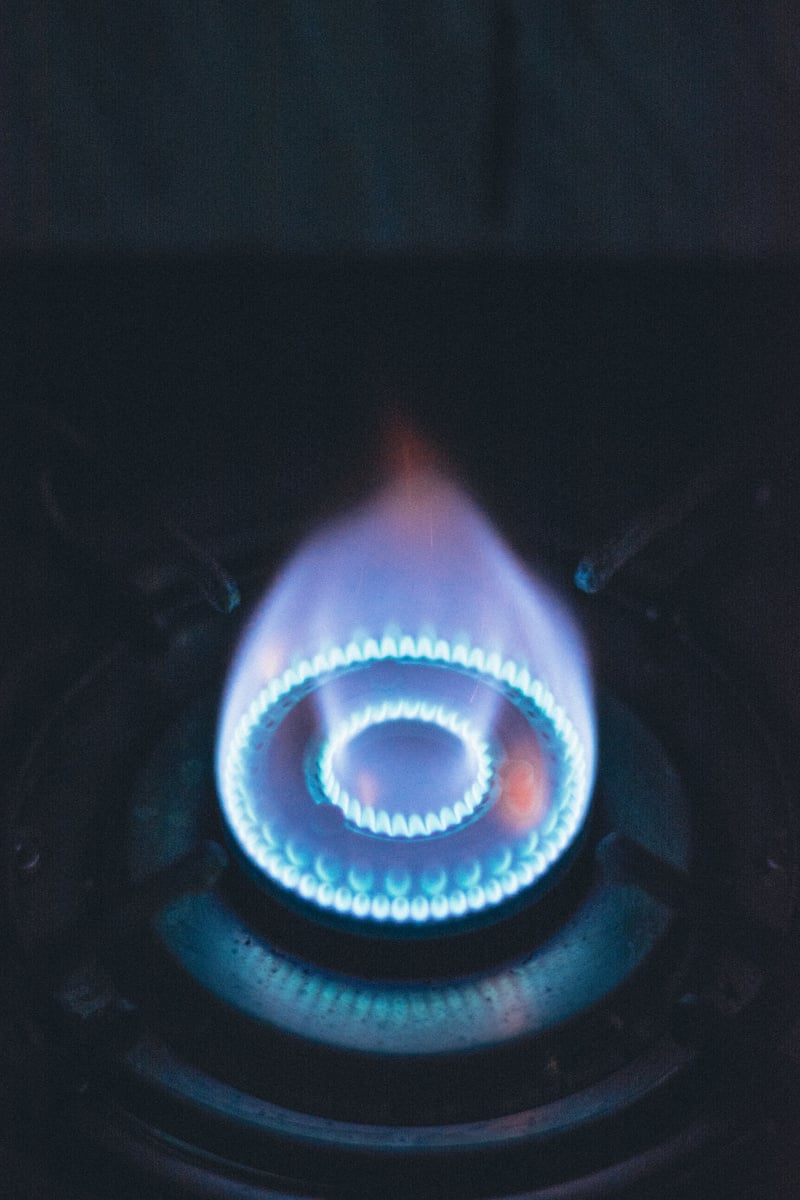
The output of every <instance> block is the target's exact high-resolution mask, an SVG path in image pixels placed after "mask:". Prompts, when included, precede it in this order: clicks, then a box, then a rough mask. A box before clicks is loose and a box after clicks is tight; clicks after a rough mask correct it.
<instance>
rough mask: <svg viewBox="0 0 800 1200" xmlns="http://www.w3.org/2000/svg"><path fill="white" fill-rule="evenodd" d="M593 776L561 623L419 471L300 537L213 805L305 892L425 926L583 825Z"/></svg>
mask: <svg viewBox="0 0 800 1200" xmlns="http://www.w3.org/2000/svg"><path fill="white" fill-rule="evenodd" d="M412 622H414V623H415V624H412ZM410 629H415V632H413V633H412V632H410V631H409V630H410ZM437 739H438V740H437ZM376 763H377V767H376V766H375V764H376ZM367 767H369V769H367ZM593 770H594V724H593V716H592V708H591V693H590V688H589V682H588V672H587V670H586V664H585V659H584V656H583V653H582V650H581V647H580V642H579V639H578V638H577V635H576V633H575V631H574V629H573V627H572V625H571V624H570V623H569V621H568V620H567V619H566V617H565V616H564V614H563V613H562V611H561V610H560V608H559V607H558V606H557V604H556V603H555V601H554V600H553V598H552V597H550V596H549V594H548V593H547V592H546V590H545V589H544V588H543V587H542V586H541V585H540V584H539V583H537V582H535V581H533V580H532V579H531V578H530V576H528V575H527V574H526V572H525V571H524V570H523V569H522V567H521V566H520V565H519V564H518V563H517V562H516V561H515V560H514V558H513V556H512V555H511V554H510V552H509V551H508V550H507V549H506V548H505V547H504V546H503V545H502V543H501V542H500V541H499V539H498V538H497V536H496V535H495V534H494V532H493V531H492V530H491V528H490V527H489V525H488V523H487V522H486V521H485V519H484V518H483V517H482V516H481V514H480V513H478V511H477V510H476V509H475V508H474V506H472V505H471V504H470V502H469V501H468V500H466V498H465V497H464V496H463V495H462V494H461V493H459V492H458V491H457V490H456V489H455V488H454V487H452V485H450V484H448V483H445V482H444V481H442V480H441V479H439V478H438V477H436V476H430V475H425V476H415V477H414V478H413V480H406V481H400V482H399V483H395V484H394V485H393V486H392V487H391V488H389V489H387V491H386V492H385V493H384V494H383V495H382V496H381V497H379V499H378V500H377V501H376V502H374V503H373V504H372V505H370V506H368V507H367V508H366V509H364V510H362V511H361V512H359V513H357V514H355V515H354V516H351V517H350V518H348V519H346V520H345V521H343V522H340V523H339V524H338V525H335V526H332V527H331V528H329V529H327V530H325V531H324V532H323V533H322V534H321V535H319V536H318V537H316V538H315V539H313V540H312V541H310V542H309V543H307V544H306V545H305V546H304V547H302V548H301V549H300V551H299V552H298V553H297V555H296V556H295V557H294V559H292V560H291V562H290V563H289V565H288V567H287V568H286V570H285V571H284V573H283V575H282V577H281V578H280V579H279V580H278V581H277V583H276V585H275V587H274V588H273V589H272V591H271V592H270V594H269V595H268V596H267V597H266V599H265V601H264V602H263V604H262V606H261V608H260V609H259V611H258V612H257V613H256V616H255V618H254V620H253V621H252V622H251V625H250V628H249V630H248V631H247V634H246V636H245V638H244V640H243V642H242V646H241V647H240V650H239V653H238V655H237V659H236V662H235V663H234V668H233V671H232V674H231V679H230V682H229V686H228V690H227V695H226V699H225V703H224V706H223V712H222V717H221V721H220V733H219V743H218V759H217V775H218V784H219V792H220V797H221V802H222V808H223V812H224V814H225V817H226V819H227V821H228V824H229V826H230V828H231V830H232V833H233V835H234V836H235V838H236V839H237V841H238V843H239V845H240V847H241V848H242V849H243V851H244V852H245V854H246V855H247V856H248V857H249V859H250V860H251V861H252V862H253V863H254V864H255V865H256V866H257V867H258V868H259V870H260V871H262V872H263V873H264V875H265V876H267V877H268V878H270V879H271V880H272V881H273V882H274V883H275V884H277V885H278V886H279V887H281V888H284V889H286V890H287V891H289V892H292V893H294V894H295V895H297V896H298V897H300V898H302V899H303V900H304V901H307V902H309V903H311V904H313V905H316V906H318V907H319V908H322V909H327V910H331V911H333V912H336V913H341V914H346V915H348V916H349V917H356V918H361V919H368V920H371V921H374V922H384V923H386V922H388V923H391V924H400V925H402V924H405V923H410V924H416V925H420V924H424V923H428V922H441V921H445V920H449V919H453V918H457V917H462V916H465V915H467V914H469V913H474V912H478V911H480V910H482V909H485V908H490V907H493V906H495V905H498V904H501V903H502V902H503V901H504V900H505V899H507V898H508V897H509V896H512V895H515V894H517V893H518V892H520V891H521V890H523V889H524V888H527V887H529V886H531V885H532V884H533V883H535V882H536V881H537V880H538V879H540V878H541V877H542V876H543V875H544V874H545V872H546V871H547V870H548V869H549V868H550V866H551V865H552V864H553V863H554V862H555V861H556V859H557V858H558V857H559V856H560V855H561V854H562V853H563V851H564V850H565V849H566V847H567V846H568V845H569V844H570V843H571V842H572V840H573V839H574V837H575V836H576V834H577V833H578V831H579V829H580V828H581V825H582V823H583V820H584V818H585V815H586V811H587V808H588V804H589V798H590V793H591V785H592V780H593Z"/></svg>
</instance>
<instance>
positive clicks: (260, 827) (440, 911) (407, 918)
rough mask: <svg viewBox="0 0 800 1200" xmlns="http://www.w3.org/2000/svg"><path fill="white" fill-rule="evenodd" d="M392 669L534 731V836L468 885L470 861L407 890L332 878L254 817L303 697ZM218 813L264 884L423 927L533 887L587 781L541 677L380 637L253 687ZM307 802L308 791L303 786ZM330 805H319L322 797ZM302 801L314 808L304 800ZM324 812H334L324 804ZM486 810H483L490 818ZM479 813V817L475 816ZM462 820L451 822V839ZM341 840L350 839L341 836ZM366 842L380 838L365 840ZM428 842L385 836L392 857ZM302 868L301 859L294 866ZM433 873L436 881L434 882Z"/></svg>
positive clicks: (321, 858) (395, 884) (322, 905)
mask: <svg viewBox="0 0 800 1200" xmlns="http://www.w3.org/2000/svg"><path fill="white" fill-rule="evenodd" d="M379 664H391V665H392V666H394V667H406V668H416V667H420V668H437V669H440V668H443V667H446V668H447V669H448V671H449V672H451V673H452V674H453V675H460V676H462V677H463V676H466V677H467V678H468V679H471V680H473V681H476V682H478V683H479V684H482V685H485V686H487V687H489V688H491V689H492V690H493V691H494V692H495V693H499V694H500V696H501V697H503V698H504V699H505V700H506V701H508V702H509V703H510V705H512V706H513V708H514V709H515V710H517V712H518V713H519V714H521V716H522V718H523V719H524V721H525V722H526V724H527V725H528V726H529V728H530V729H531V730H532V731H533V732H534V733H535V735H536V738H537V740H538V741H539V742H540V744H541V745H542V747H543V749H544V750H545V752H546V754H547V758H548V761H549V763H550V766H551V768H552V770H553V774H554V779H553V790H552V797H551V799H550V807H549V810H548V812H547V814H546V816H545V817H544V819H543V820H542V821H541V823H540V824H539V825H538V826H537V827H536V828H531V829H529V830H527V831H526V832H525V834H524V836H522V837H520V838H519V839H517V841H516V843H515V845H514V846H513V848H512V850H511V851H510V850H509V847H508V845H507V844H505V843H500V842H498V841H497V840H495V844H493V845H491V846H490V847H489V848H488V849H487V852H486V853H485V855H483V858H482V861H481V862H480V867H481V872H480V879H479V881H474V879H473V877H472V875H473V871H474V859H469V860H468V861H464V862H458V863H455V864H452V869H448V870H446V872H445V875H446V878H445V879H444V880H442V878H441V873H438V874H437V873H436V872H431V871H428V870H420V872H419V873H418V874H413V875H412V877H411V878H410V879H409V880H406V878H405V875H403V877H402V879H401V878H400V875H399V874H398V875H397V877H395V872H393V871H392V870H387V871H384V872H382V873H380V872H375V878H374V879H370V880H369V882H368V883H367V882H366V881H365V876H364V875H363V874H362V873H361V872H360V870H358V869H356V868H355V866H354V865H352V864H351V865H349V868H348V864H345V865H344V869H343V870H341V871H339V872H338V877H334V872H333V871H331V870H330V869H329V863H328V860H327V855H326V847H325V845H324V844H321V845H317V846H311V847H304V846H299V847H298V843H297V839H296V838H293V839H291V841H290V839H288V838H287V837H286V836H285V834H284V831H282V830H281V828H280V827H279V821H278V820H274V819H273V817H272V816H271V815H270V814H269V813H267V814H265V813H264V812H260V811H258V803H259V801H258V798H257V792H256V791H254V786H255V776H256V774H257V769H258V764H259V761H260V759H261V757H262V756H263V755H264V754H265V753H266V752H267V750H268V748H269V745H270V743H271V742H272V741H273V740H274V739H275V736H276V734H277V733H278V732H279V731H280V729H281V726H282V724H283V723H284V722H285V721H286V720H287V718H288V717H290V716H291V714H292V711H293V710H294V709H295V708H296V707H298V706H299V705H300V704H301V702H303V701H304V700H305V699H306V698H307V697H308V696H309V695H310V694H311V693H312V692H314V691H316V690H317V689H321V688H323V687H325V686H327V685H328V684H329V683H330V682H331V681H332V680H334V679H337V678H339V677H340V676H347V675H349V674H350V673H351V672H356V671H359V670H360V669H363V668H367V667H370V668H371V667H373V666H374V665H375V666H377V665H379ZM221 768H222V769H221V771H220V777H219V778H220V793H221V801H222V807H223V811H224V813H225V816H226V819H227V821H228V823H229V825H230V827H231V830H232V832H233V834H234V836H235V839H236V841H237V843H238V845H239V847H240V849H242V850H244V852H245V855H246V857H247V859H249V860H250V862H251V863H253V864H255V866H256V867H257V868H258V871H259V876H260V877H261V878H263V877H266V878H267V879H269V880H271V881H272V882H273V883H275V884H277V885H279V887H280V888H282V889H284V890H285V891H287V892H288V893H293V894H294V895H295V896H296V897H297V898H298V899H300V900H302V901H305V902H310V903H311V904H312V905H314V906H316V907H317V908H319V909H323V910H329V911H331V912H333V913H335V914H339V915H341V916H344V917H350V918H357V919H358V920H359V921H362V920H364V919H367V920H369V921H370V922H375V923H389V924H396V925H403V924H411V925H416V926H422V925H426V924H440V923H442V922H443V921H448V920H451V919H453V918H461V917H464V916H468V915H471V914H476V913H479V912H481V911H482V910H484V909H489V908H493V907H495V906H497V905H499V904H502V903H504V902H505V901H506V900H507V899H509V898H510V897H513V896H515V895H517V894H518V893H520V892H521V891H523V890H525V889H527V888H529V887H530V886H531V885H532V884H534V883H536V882H537V881H538V880H539V879H540V878H542V876H544V875H545V873H546V872H547V871H548V870H549V868H550V866H551V865H552V864H553V863H555V862H556V860H557V859H558V858H560V856H561V855H562V853H563V852H564V851H565V849H566V847H567V846H568V845H569V844H570V843H571V842H572V841H573V840H574V838H575V837H576V836H577V833H578V831H579V830H580V828H581V826H582V824H583V821H584V818H585V816H586V812H587V810H588V806H589V799H590V794H589V775H588V770H587V760H586V753H585V750H584V747H583V745H582V743H581V740H580V737H579V735H578V733H577V731H576V729H575V727H574V726H573V724H572V722H571V720H570V718H569V717H568V716H567V714H566V712H565V711H564V709H563V708H562V707H561V706H560V705H559V704H558V702H557V701H556V699H555V697H554V695H553V693H552V692H551V691H550V690H549V688H548V687H547V686H546V684H545V683H544V682H543V681H542V680H540V679H533V678H531V675H530V673H529V671H528V670H527V668H525V667H523V666H521V665H519V664H517V663H514V662H513V661H511V660H507V661H504V660H503V659H502V658H501V656H500V655H499V654H496V653H494V654H488V655H487V654H485V653H484V651H483V650H482V649H480V648H479V647H469V646H467V645H465V644H463V643H456V644H450V643H448V642H446V641H444V640H443V639H438V640H434V639H432V638H430V637H426V636H423V637H420V638H417V639H415V638H413V637H411V636H409V635H403V636H401V637H394V636H391V635H387V636H384V637H383V638H382V639H380V640H378V639H376V638H367V639H366V640H364V641H363V642H359V641H352V642H350V643H348V644H347V645H346V646H344V647H334V648H333V649H331V650H330V651H328V652H326V653H319V654H317V655H316V656H314V658H313V659H306V660H303V661H302V662H300V663H298V664H296V665H294V666H292V667H290V668H289V669H287V670H286V671H284V673H283V674H282V675H281V676H280V677H278V678H274V679H272V680H271V681H270V682H269V683H268V684H267V685H266V686H264V687H263V688H262V689H261V690H260V691H259V692H258V693H257V695H256V696H255V697H254V698H253V700H252V701H251V703H250V705H249V707H248V708H247V709H246V710H245V712H244V713H243V714H242V716H241V718H240V720H239V722H238V724H237V726H236V728H235V730H234V731H233V735H232V737H231V739H230V742H229V744H228V747H227V753H226V755H225V758H224V760H223V763H222V764H221ZM305 786H306V792H307V793H308V791H309V789H308V784H307V782H306V785H305ZM328 800H329V798H328ZM309 802H310V803H311V804H312V808H313V807H314V804H313V800H312V799H311V798H310V797H309ZM331 807H333V805H331ZM494 807H495V806H492V805H490V806H488V811H489V812H492V811H493V808H494ZM485 809H486V805H483V806H482V807H481V808H480V811H481V812H483V811H484V810H485ZM472 824H473V823H472V822H471V821H468V820H462V821H461V822H460V824H459V825H458V826H457V827H456V829H455V831H451V830H448V831H447V832H448V834H451V835H452V836H453V837H454V838H459V837H462V836H464V835H463V834H462V832H461V831H462V830H463V829H464V828H465V827H466V826H469V827H470V828H471V827H472ZM344 827H345V828H349V830H350V835H351V836H352V837H356V836H358V837H359V838H360V837H361V831H360V830H358V829H355V828H353V827H352V825H350V826H348V825H347V824H346V823H345V826H344ZM375 840H376V841H377V842H381V841H384V840H385V839H384V838H378V839H375ZM435 840H436V839H433V838H431V837H425V838H422V837H418V838H408V837H402V836H400V837H396V838H394V839H392V842H393V844H394V845H396V846H397V847H398V849H401V848H403V847H404V846H405V847H407V848H409V850H410V848H411V847H413V846H414V845H416V844H418V843H419V844H421V843H428V842H431V843H432V842H434V841H435ZM298 849H299V851H300V853H299V854H298ZM301 860H302V861H301ZM434 875H436V878H433V876H434Z"/></svg>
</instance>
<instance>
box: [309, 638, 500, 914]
mask: <svg viewBox="0 0 800 1200" xmlns="http://www.w3.org/2000/svg"><path fill="white" fill-rule="evenodd" d="M411 657H413V656H411ZM398 721H408V722H412V721H413V722H420V723H422V724H429V725H433V726H436V727H437V728H439V729H443V730H446V731H447V732H449V733H452V734H454V735H455V736H456V737H457V738H459V739H460V741H461V742H462V744H463V746H464V748H465V751H466V752H467V754H468V755H469V756H470V758H471V759H472V760H473V761H474V763H475V764H476V770H475V776H474V779H473V781H472V783H471V784H470V786H469V787H468V788H467V790H466V791H465V793H464V795H463V796H462V797H460V798H459V799H458V800H456V801H455V803H454V804H444V805H442V806H441V807H439V808H429V809H427V810H419V811H412V812H389V811H387V810H386V809H385V808H382V807H379V806H376V805H374V804H369V803H367V802H365V801H364V800H363V797H362V798H359V797H358V796H351V795H350V793H349V792H348V791H347V790H346V789H345V788H344V787H342V785H341V783H340V781H339V779H338V778H337V775H336V766H335V764H336V758H337V755H338V754H339V753H340V752H341V751H342V750H344V749H345V748H346V747H347V746H348V745H349V743H351V742H352V741H353V739H354V738H355V737H357V735H358V734H360V733H363V732H364V731H365V730H366V729H372V728H375V727H376V726H380V725H385V724H389V723H394V722H398ZM491 778H492V759H491V755H490V753H489V747H488V745H487V743H486V742H485V741H484V740H483V738H481V737H480V735H479V734H478V733H477V732H476V731H475V730H474V729H472V728H470V725H469V723H468V722H467V720H466V719H465V718H464V717H460V716H459V715H458V713H456V712H452V711H449V710H447V709H445V708H444V707H443V706H442V705H441V704H439V705H436V704H431V703H428V702H426V701H424V700H414V701H412V700H394V701H388V700H385V701H384V702H383V703H382V704H380V705H368V706H367V707H366V708H364V709H362V710H361V711H360V712H355V713H353V714H352V715H351V716H350V718H349V719H348V720H346V721H343V722H342V723H341V724H340V725H339V726H337V728H336V729H335V730H334V732H333V734H332V735H331V737H330V738H329V739H328V741H327V742H326V743H325V745H324V746H323V748H322V751H321V753H320V757H319V782H320V785H321V787H322V791H323V792H324V794H325V796H326V797H327V798H328V799H329V800H330V802H331V804H335V805H336V807H337V808H340V809H341V810H342V812H343V813H344V815H345V819H346V820H347V822H348V824H351V825H355V826H357V827H358V828H359V829H363V830H368V831H369V832H370V833H374V834H382V835H383V836H385V837H396V838H417V837H430V836H431V835H432V834H439V833H445V832H446V831H447V830H448V829H454V828H455V827H456V826H457V825H460V824H461V822H462V821H465V820H467V819H468V818H469V817H471V816H472V814H473V813H474V812H475V810H476V808H477V807H478V805H479V804H480V802H481V800H483V798H484V797H485V795H486V793H487V791H488V789H489V783H490V781H491ZM389 890H391V888H390V889H389Z"/></svg>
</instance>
